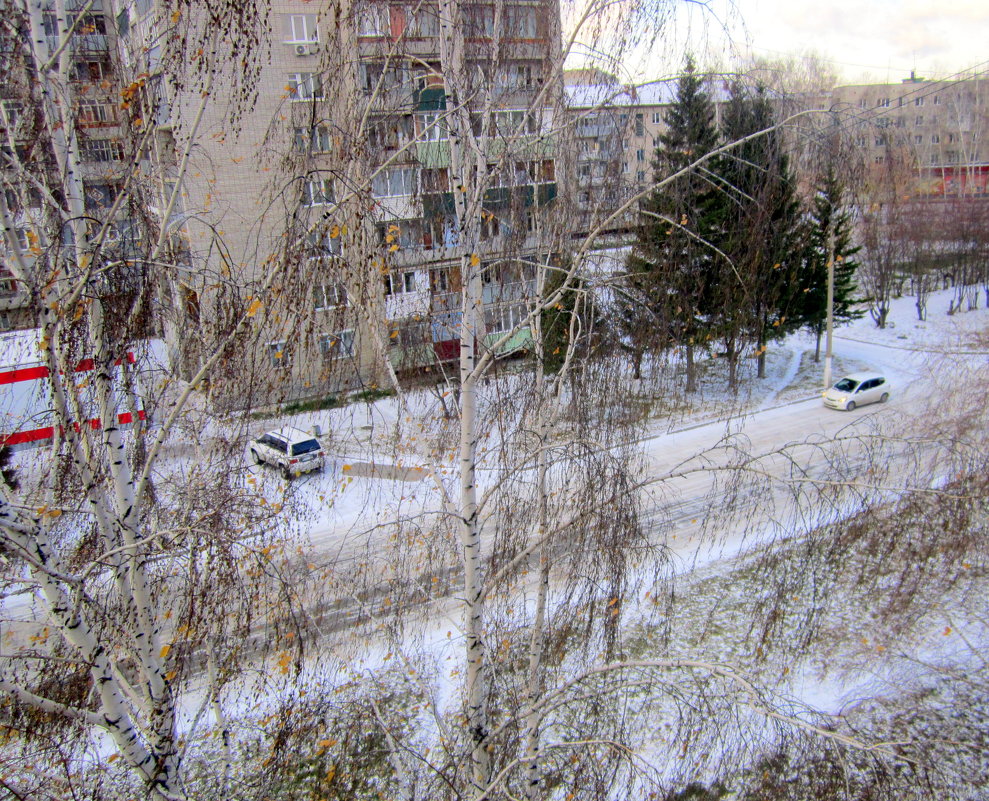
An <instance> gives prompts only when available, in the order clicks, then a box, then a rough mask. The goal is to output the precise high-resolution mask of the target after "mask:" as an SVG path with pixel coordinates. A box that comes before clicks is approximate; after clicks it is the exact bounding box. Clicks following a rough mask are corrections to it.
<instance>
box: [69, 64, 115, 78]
mask: <svg viewBox="0 0 989 801" xmlns="http://www.w3.org/2000/svg"><path fill="white" fill-rule="evenodd" d="M72 77H73V78H74V79H75V80H77V81H86V82H91V83H99V82H100V81H105V80H106V79H107V78H109V77H110V65H109V64H108V63H107V62H104V61H98V60H96V59H92V60H90V59H87V60H85V61H77V62H75V63H74V64H73V65H72Z"/></svg>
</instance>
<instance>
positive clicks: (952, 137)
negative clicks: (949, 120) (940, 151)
mask: <svg viewBox="0 0 989 801" xmlns="http://www.w3.org/2000/svg"><path fill="white" fill-rule="evenodd" d="M954 143H955V135H954V134H953V133H950V134H948V144H949V145H953V144H954Z"/></svg>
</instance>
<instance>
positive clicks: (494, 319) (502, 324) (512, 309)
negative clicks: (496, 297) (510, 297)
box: [484, 303, 528, 334]
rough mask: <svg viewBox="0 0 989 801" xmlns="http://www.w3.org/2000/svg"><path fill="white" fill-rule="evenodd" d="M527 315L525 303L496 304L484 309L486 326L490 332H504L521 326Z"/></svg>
mask: <svg viewBox="0 0 989 801" xmlns="http://www.w3.org/2000/svg"><path fill="white" fill-rule="evenodd" d="M527 316H528V312H527V310H526V308H525V304H523V303H516V304H512V305H510V306H496V307H494V308H488V309H485V310H484V326H485V328H486V329H487V332H488V333H489V334H502V333H505V332H506V331H513V330H515V329H516V328H518V327H520V326H521V325H522V324H523V323H524V322H525V319H526V317H527Z"/></svg>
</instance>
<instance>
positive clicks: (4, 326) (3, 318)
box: [0, 312, 13, 331]
mask: <svg viewBox="0 0 989 801" xmlns="http://www.w3.org/2000/svg"><path fill="white" fill-rule="evenodd" d="M11 328H13V326H12V325H11V323H10V315H9V314H7V312H0V331H9V330H10V329H11Z"/></svg>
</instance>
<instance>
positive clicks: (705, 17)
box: [627, 0, 989, 83]
mask: <svg viewBox="0 0 989 801" xmlns="http://www.w3.org/2000/svg"><path fill="white" fill-rule="evenodd" d="M673 27H674V28H675V31H676V33H675V36H674V37H670V36H669V35H666V36H664V37H663V40H664V41H663V45H662V47H661V50H662V52H660V48H657V47H656V46H655V45H653V49H652V51H651V53H650V55H649V56H648V57H647V58H646V60H645V63H642V64H640V65H638V66H635V65H633V64H630V63H629V64H627V66H628V69H629V71H631V72H632V73H633V74H634V76H635V77H636V78H638V79H639V80H647V79H649V78H654V77H661V76H660V75H659V74H657V73H662V72H664V71H665V72H666V74H670V72H675V71H676V68H677V65H678V62H682V54H683V53H684V52H686V51H687V50H690V51H692V52H694V53H695V54H696V56H697V61H698V63H699V64H704V62H706V61H709V60H710V55H709V54H712V55H713V57H714V59H716V60H720V61H721V62H722V64H723V65H724V66H731V61H732V55H733V54H734V55H736V56H737V55H745V54H746V53H747V52H749V49H750V48H751V53H752V54H753V55H756V56H762V57H769V58H772V57H777V56H785V55H788V54H794V55H797V54H802V53H805V52H808V51H813V52H814V53H816V54H817V55H818V56H820V57H822V58H823V59H827V60H828V61H829V62H830V63H831V65H832V66H833V68H834V69H835V71H836V72H837V73H838V75H839V76H840V79H839V83H858V82H870V83H871V82H885V81H891V82H898V81H900V80H901V79H902V78H906V77H909V75H910V71H911V70H916V72H917V75H918V76H920V77H925V78H935V77H948V76H951V75H953V74H955V73H957V72H959V71H961V70H965V69H969V68H972V67H977V68H978V69H979V70H980V71H989V0H707V8H702V7H701V5H694V4H690V3H683V0H677V23H676V24H675V26H673ZM666 32H667V34H669V33H671V32H672V29H671V28H669V27H667V29H666ZM671 38H672V39H675V41H671Z"/></svg>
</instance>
